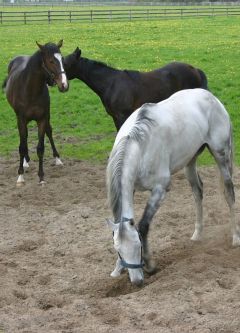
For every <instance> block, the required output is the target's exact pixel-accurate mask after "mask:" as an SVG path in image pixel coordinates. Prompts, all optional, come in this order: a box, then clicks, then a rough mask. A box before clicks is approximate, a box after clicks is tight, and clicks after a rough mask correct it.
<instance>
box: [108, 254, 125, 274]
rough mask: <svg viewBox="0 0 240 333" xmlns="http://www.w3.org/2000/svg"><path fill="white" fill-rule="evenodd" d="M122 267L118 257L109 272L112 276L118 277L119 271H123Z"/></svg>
mask: <svg viewBox="0 0 240 333" xmlns="http://www.w3.org/2000/svg"><path fill="white" fill-rule="evenodd" d="M123 270H124V267H123V266H122V265H121V260H120V259H119V258H118V259H117V262H116V266H115V268H114V270H113V271H112V273H111V276H112V277H118V276H120V275H121V273H122V272H123Z"/></svg>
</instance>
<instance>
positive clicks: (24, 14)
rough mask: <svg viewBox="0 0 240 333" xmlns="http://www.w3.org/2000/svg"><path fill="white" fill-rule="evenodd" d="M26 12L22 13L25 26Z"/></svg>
mask: <svg viewBox="0 0 240 333" xmlns="http://www.w3.org/2000/svg"><path fill="white" fill-rule="evenodd" d="M26 14H27V13H26V12H24V13H23V16H24V24H27V16H26Z"/></svg>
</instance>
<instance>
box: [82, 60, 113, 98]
mask: <svg viewBox="0 0 240 333" xmlns="http://www.w3.org/2000/svg"><path fill="white" fill-rule="evenodd" d="M118 72H119V70H117V69H114V68H111V67H108V66H107V65H105V64H103V63H100V62H97V61H94V60H90V59H87V58H80V60H79V63H78V68H77V77H78V78H79V79H80V80H82V81H83V82H84V83H86V84H87V85H88V86H89V87H90V88H91V89H92V90H93V91H94V92H95V93H96V94H98V95H99V96H100V97H102V95H103V94H104V92H105V91H106V89H107V87H109V86H110V84H111V82H112V80H113V79H114V77H115V76H116V74H117V73H118Z"/></svg>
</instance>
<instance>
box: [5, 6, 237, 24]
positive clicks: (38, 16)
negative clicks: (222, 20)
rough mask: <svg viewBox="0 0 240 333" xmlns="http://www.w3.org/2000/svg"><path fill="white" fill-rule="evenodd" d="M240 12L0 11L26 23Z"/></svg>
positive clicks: (234, 10) (222, 9)
mask: <svg viewBox="0 0 240 333" xmlns="http://www.w3.org/2000/svg"><path fill="white" fill-rule="evenodd" d="M233 15H240V6H239V7H206V8H203V7H199V8H184V7H183V8H159V9H151V8H146V9H133V8H131V9H121V10H117V9H113V10H48V11H40V10H39V11H21V12H20V11H18V12H13V11H0V24H13V23H14V24H16V23H20V24H27V23H36V22H39V23H40V22H43V23H44V22H45V23H49V24H50V23H54V22H57V21H63V22H70V23H71V22H99V21H105V22H106V21H134V20H156V19H175V18H193V17H214V16H233Z"/></svg>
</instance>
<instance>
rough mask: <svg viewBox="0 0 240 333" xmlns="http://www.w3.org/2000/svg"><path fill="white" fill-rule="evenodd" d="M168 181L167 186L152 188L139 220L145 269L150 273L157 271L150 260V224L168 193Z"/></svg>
mask: <svg viewBox="0 0 240 333" xmlns="http://www.w3.org/2000/svg"><path fill="white" fill-rule="evenodd" d="M169 182H170V178H169V181H168V182H167V185H166V186H162V185H160V184H159V185H156V186H155V188H154V189H153V190H152V193H151V196H150V198H149V200H148V203H147V205H146V207H145V210H144V213H143V216H142V218H141V220H140V222H139V226H138V228H139V233H140V235H141V237H142V246H143V259H144V263H145V270H146V271H147V272H149V273H153V272H154V271H155V265H154V264H153V263H152V262H151V260H150V254H149V249H148V240H147V236H148V232H149V225H150V222H151V221H152V219H153V216H154V214H155V213H156V212H157V210H158V208H159V207H160V204H161V202H162V201H163V200H164V198H165V195H166V189H167V187H168V184H169Z"/></svg>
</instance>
